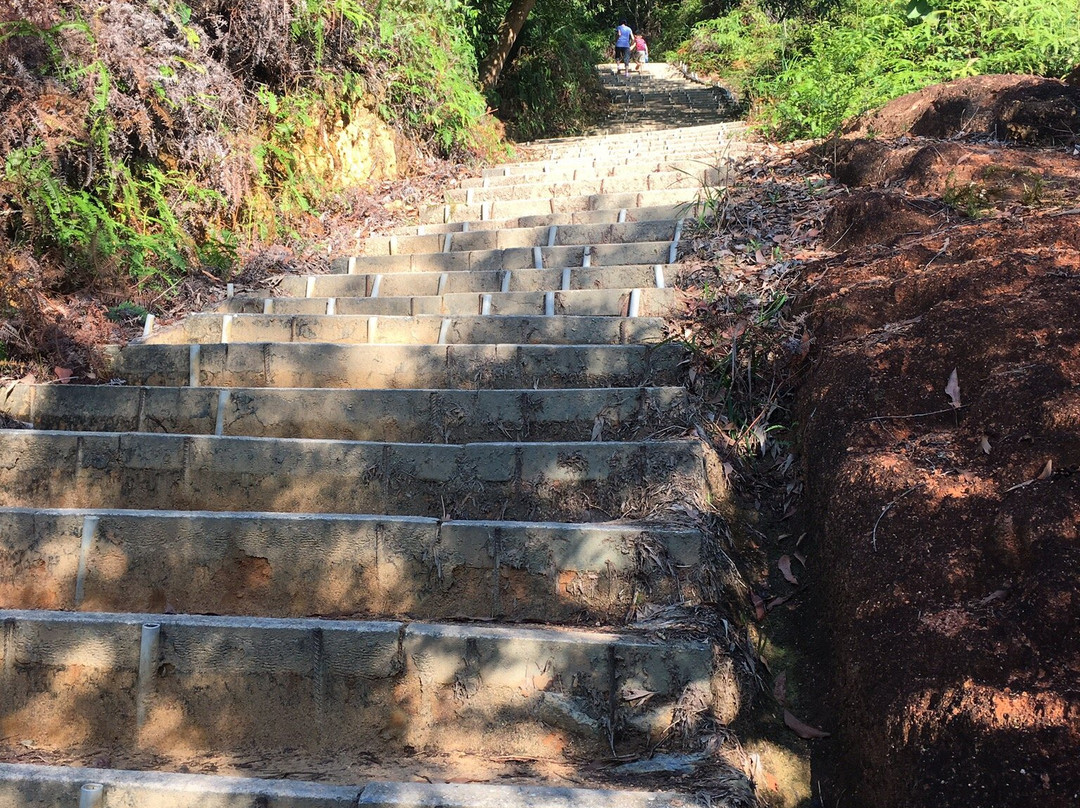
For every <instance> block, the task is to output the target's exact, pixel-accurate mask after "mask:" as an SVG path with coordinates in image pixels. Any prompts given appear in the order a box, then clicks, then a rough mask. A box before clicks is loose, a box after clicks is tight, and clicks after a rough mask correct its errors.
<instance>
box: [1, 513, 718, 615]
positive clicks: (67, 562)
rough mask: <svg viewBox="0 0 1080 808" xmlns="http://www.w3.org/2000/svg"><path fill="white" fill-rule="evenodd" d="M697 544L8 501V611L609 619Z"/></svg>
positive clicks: (516, 526)
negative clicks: (14, 505)
mask: <svg viewBox="0 0 1080 808" xmlns="http://www.w3.org/2000/svg"><path fill="white" fill-rule="evenodd" d="M84 541H85V547H84ZM700 542H701V536H700V534H698V533H696V532H695V531H690V530H679V529H672V528H668V529H664V528H662V527H659V526H658V527H657V528H655V529H652V530H644V529H641V528H635V527H631V526H626V527H618V526H601V525H597V526H592V527H589V526H583V527H578V526H574V525H558V524H556V525H546V524H537V523H521V522H454V521H446V522H441V521H438V520H435V519H422V518H389V517H375V516H352V517H349V516H342V515H327V516H304V517H303V518H296V517H291V516H274V515H271V514H258V513H250V514H213V513H206V512H197V513H193V514H192V513H180V512H166V513H160V512H154V511H133V512H123V511H75V512H72V511H52V510H44V511H42V510H26V509H16V510H7V511H0V558H3V559H6V560H5V563H4V564H3V574H2V575H0V609H53V610H55V609H62V610H65V611H78V610H81V611H91V612H94V611H101V612H105V611H107V612H155V613H161V612H165V611H175V612H179V613H182V614H184V613H187V614H233V615H248V616H255V617H307V616H309V615H350V616H353V617H402V618H404V617H410V618H418V619H431V620H436V619H452V618H460V617H462V616H464V615H469V616H472V617H475V618H480V619H484V618H489V619H494V618H499V619H509V620H516V621H522V620H524V621H552V620H559V621H565V622H570V623H573V622H578V621H581V620H587V621H601V622H607V623H613V622H619V621H620V620H621V619H622V617H623V616H624V615H625V614H626V613H627V612H628V611H629V609H631V608H632V607H633V606H634V605H635V604H634V599H635V595H636V593H639V592H641V591H643V590H644V589H647V591H648V592H649V601H650V603H657V604H662V603H671V602H674V601H675V600H676V599H683V598H686V597H694V595H695V593H696V592H697V587H696V586H695V583H694V580H693V579H694V571H695V570H696V568H697V566H698V564H699V563H700V558H701V557H700ZM654 553H655V554H657V555H658V557H659V558H660V559H663V563H664V564H665V565H668V566H666V567H665V568H662V567H661V566H658V558H654V557H653V555H654Z"/></svg>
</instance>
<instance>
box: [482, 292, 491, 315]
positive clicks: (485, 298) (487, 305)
mask: <svg viewBox="0 0 1080 808" xmlns="http://www.w3.org/2000/svg"><path fill="white" fill-rule="evenodd" d="M480 314H482V315H484V316H485V317H486V316H487V315H489V314H491V295H482V296H481V298H480Z"/></svg>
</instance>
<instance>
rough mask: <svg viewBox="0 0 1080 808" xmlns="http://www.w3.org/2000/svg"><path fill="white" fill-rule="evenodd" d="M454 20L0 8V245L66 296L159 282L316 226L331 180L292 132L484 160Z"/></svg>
mask: <svg viewBox="0 0 1080 808" xmlns="http://www.w3.org/2000/svg"><path fill="white" fill-rule="evenodd" d="M465 14H466V12H465V9H464V7H463V6H462V5H460V4H459V3H457V2H454V0H449V1H448V0H396V2H393V3H389V2H382V0H284V2H283V0H238V1H237V2H233V0H191V2H190V3H189V4H188V3H184V2H181V1H180V0H149V2H141V3H127V2H119V0H109V1H108V2H93V3H90V2H85V0H67V1H66V2H60V3H55V2H44V1H43V0H22V2H16V3H15V4H13V5H12V4H9V5H8V9H7V10H6V11H4V12H0V55H2V56H3V58H4V62H5V65H6V66H7V68H8V71H7V72H8V77H7V78H8V80H7V81H5V83H4V86H3V88H2V89H0V214H2V218H0V222H2V225H3V227H2V230H0V247H4V246H5V245H7V248H8V250H11V249H14V250H22V251H27V250H29V253H30V255H31V256H32V257H33V259H35V260H40V261H44V262H45V263H48V264H51V265H53V266H55V267H58V268H59V269H60V273H61V275H62V278H63V284H64V285H66V286H67V287H69V288H70V287H74V286H79V285H83V284H85V283H88V282H90V281H93V280H94V279H99V278H102V277H107V276H109V275H110V274H112V275H117V274H121V275H123V274H130V275H132V276H134V277H135V279H136V280H137V281H138V282H139V283H140V284H142V285H143V286H147V287H153V288H158V289H161V288H166V289H167V288H168V286H169V285H170V284H172V283H174V282H175V281H176V279H178V278H179V277H181V276H183V275H184V274H185V273H186V272H188V271H190V270H191V269H192V268H201V269H202V270H203V271H209V272H211V273H216V274H221V275H223V274H225V273H227V272H228V271H229V270H230V267H231V266H232V265H233V264H234V259H235V257H236V253H237V249H238V245H240V244H242V243H243V242H244V241H247V240H250V239H253V238H270V237H274V236H277V235H279V234H281V233H282V232H286V233H287V232H289V231H290V230H294V229H296V228H302V227H303V226H304V223H305V222H315V223H317V217H318V215H319V214H320V213H321V212H323V211H325V210H327V208H328V207H332V206H333V205H334V204H335V200H339V199H340V195H341V194H342V193H343V192H344V191H345V190H346V189H345V188H344V187H343V186H342V184H341V183H339V182H337V179H336V178H337V174H336V172H333V171H327V170H321V169H320V168H319V167H318V165H317V161H316V162H315V163H313V162H312V161H311V160H305V159H303V152H304V144H305V143H307V144H308V145H309V146H312V148H314V149H317V147H318V144H319V143H320V142H321V141H322V142H324V141H325V140H327V139H328V138H330V137H332V136H334V135H335V134H336V133H339V132H341V131H342V130H343V129H345V128H346V127H347V126H348V125H349V123H350V120H351V119H353V118H354V117H355V116H357V115H358V114H361V113H364V112H365V111H368V112H366V113H365V114H371V115H372V119H373V120H374V119H375V115H378V116H379V117H380V118H381V119H382V120H383V121H385V122H386V123H387V124H389V125H392V126H393V127H395V128H396V129H397V130H398V131H399V132H400V133H402V134H403V135H404V136H407V137H410V138H411V139H413V140H416V141H419V142H422V143H427V144H429V145H430V148H431V149H432V150H433V151H437V152H439V153H441V154H443V155H445V156H452V157H462V156H467V155H469V154H473V153H484V152H486V150H488V149H489V148H490V147H491V146H492V144H494V143H495V142H496V140H497V137H498V136H497V133H496V132H495V130H494V128H493V126H492V124H491V122H490V120H489V119H486V118H485V109H486V107H485V103H484V99H483V97H482V96H481V95H480V93H479V91H478V90H477V89H476V83H475V71H476V65H475V57H474V53H473V49H472V47H471V43H470V42H469V41H468V39H467V38H466V37H465V36H464V33H463V32H464V19H465ZM387 131H388V132H389V130H387ZM389 137H390V136H389V135H388V136H387V138H388V139H389ZM5 251H7V250H5ZM0 280H2V279H0ZM9 280H10V279H9Z"/></svg>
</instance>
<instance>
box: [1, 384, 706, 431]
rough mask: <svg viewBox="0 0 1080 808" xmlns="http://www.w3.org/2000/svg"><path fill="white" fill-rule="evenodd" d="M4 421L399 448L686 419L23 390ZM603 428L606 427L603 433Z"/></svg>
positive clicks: (328, 398) (387, 395)
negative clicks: (388, 444)
mask: <svg viewBox="0 0 1080 808" xmlns="http://www.w3.org/2000/svg"><path fill="white" fill-rule="evenodd" d="M0 412H4V413H6V414H7V415H9V416H10V417H12V418H15V419H16V420H19V421H24V422H27V423H32V424H33V425H34V426H35V427H36V428H38V429H44V430H69V431H82V432H165V433H179V434H186V435H214V434H220V435H231V436H248V437H258V438H340V439H342V440H383V441H393V442H401V443H424V442H432V443H476V442H483V441H506V440H508V439H509V440H516V441H525V440H534V441H552V440H570V441H585V440H591V438H592V435H593V433H594V430H597V429H599V432H598V436H599V437H602V438H603V439H605V440H641V439H644V438H645V437H647V436H648V435H649V434H650V433H651V432H652V431H654V430H655V428H656V426H657V425H658V424H659V423H664V424H669V425H670V424H678V423H683V422H684V421H685V419H686V417H687V414H688V413H689V412H690V402H689V398H688V396H687V393H686V390H685V389H684V388H681V387H643V388H626V387H615V388H587V389H576V390H575V389H568V390H566V389H564V390H533V389H527V390H326V389H323V390H318V389H314V390H313V389H298V388H285V389H281V388H232V389H230V388H218V387H128V386H126V385H108V384H105V385H75V384H66V385H55V384H44V385H32V386H31V385H18V386H16V387H14V388H12V390H11V392H10V393H9V395H8V397H7V399H6V401H4V402H3V404H2V405H0ZM597 419H600V421H602V423H601V424H600V425H599V427H598V425H597Z"/></svg>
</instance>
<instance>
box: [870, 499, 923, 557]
mask: <svg viewBox="0 0 1080 808" xmlns="http://www.w3.org/2000/svg"><path fill="white" fill-rule="evenodd" d="M921 487H922V483H916V484H915V485H913V486H911V488H909V489H908V490H907V491H905V492H904V493H902V494H901V495H900V496H898V497H897V498H896V499H894V500H893V501H892V502H890V503H888V504H887V505H882V506H881V513H879V514H878V518H877V521H876V522H874V531H873V533H871V534H870V546H871V547H873V548H874V550H875V551H876V550H877V529H878V525H879V524H881V520H882V518H883V517H884V516H885V514H887V513H888V512H889V511H891V510H892V508H893V506H894V505H895V504H896V503H897V502H899V501H900V500H902V499H903V498H904V497H906V496H907V495H908V494H910V493H911V492H912V491H914V490H915V489H916V488H921Z"/></svg>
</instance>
